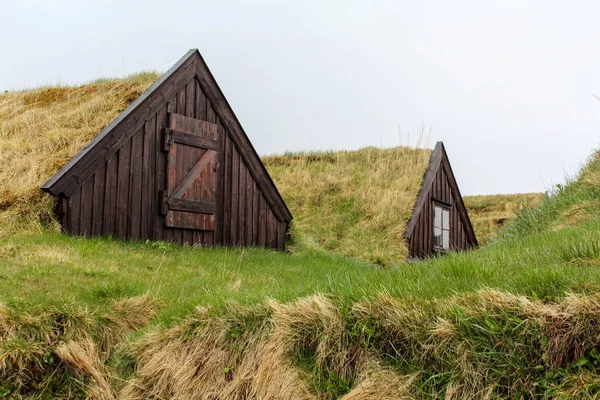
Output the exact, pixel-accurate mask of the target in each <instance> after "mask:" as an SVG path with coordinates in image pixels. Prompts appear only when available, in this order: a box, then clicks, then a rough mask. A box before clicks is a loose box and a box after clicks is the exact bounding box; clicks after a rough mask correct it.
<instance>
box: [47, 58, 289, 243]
mask: <svg viewBox="0 0 600 400" xmlns="http://www.w3.org/2000/svg"><path fill="white" fill-rule="evenodd" d="M193 64H194V62H193V61H190V63H187V64H186V65H183V64H182V65H181V67H182V69H181V70H180V71H179V72H178V73H176V74H174V75H173V76H172V77H171V79H170V80H169V81H168V82H167V83H166V84H164V85H162V86H161V87H160V88H159V89H155V92H154V93H152V94H151V95H150V96H145V98H144V102H141V103H140V102H138V106H139V107H141V108H142V109H136V110H133V111H131V112H129V113H128V114H127V115H126V116H125V118H119V121H116V122H117V123H116V124H112V128H111V129H110V132H109V133H108V134H106V132H104V131H103V132H104V133H102V134H101V135H99V138H98V139H95V141H93V142H92V143H91V147H94V148H95V149H94V151H93V153H94V154H92V152H90V151H89V150H86V151H85V152H83V153H85V154H83V153H82V155H80V157H79V163H77V166H76V167H72V169H71V170H70V171H69V173H68V175H69V176H70V178H60V177H57V179H58V181H60V183H59V184H58V185H55V184H53V183H52V182H50V181H49V182H50V184H51V185H50V186H52V190H55V189H58V188H61V187H62V188H63V189H67V191H70V193H71V194H73V195H72V196H64V198H65V200H64V202H63V203H64V204H65V206H64V207H58V206H57V212H60V214H61V215H62V218H63V220H64V223H63V226H64V227H65V229H66V230H67V231H69V232H73V233H76V234H87V235H101V234H106V235H114V236H117V237H121V238H126V239H133V240H137V239H155V240H170V241H173V242H175V243H180V244H183V243H189V244H204V245H214V244H226V245H227V244H235V245H242V246H257V245H263V246H269V247H273V248H279V249H281V248H282V243H284V241H285V232H287V223H286V222H285V221H282V220H281V219H280V218H278V215H279V214H280V213H282V212H283V213H284V214H285V211H286V210H284V211H282V210H281V209H279V208H280V207H281V206H282V204H278V201H280V199H279V200H277V199H276V198H275V200H273V199H274V197H273V195H276V196H275V197H277V196H278V193H277V191H276V189H275V190H274V191H273V189H274V187H272V188H270V189H269V190H270V193H265V192H264V190H265V189H264V187H263V186H264V185H269V184H270V185H271V186H272V183H269V181H270V178H269V177H268V175H263V172H264V171H263V172H261V171H258V172H257V168H258V170H260V168H261V165H262V163H260V159H258V158H257V157H255V156H256V155H255V154H253V151H254V149H253V148H252V146H251V144H250V142H249V141H248V139H247V138H245V139H244V140H242V141H241V142H240V141H239V139H240V138H239V137H238V136H239V133H240V132H241V133H243V131H239V129H241V127H239V128H234V129H237V130H238V132H237V133H235V132H234V133H232V132H231V131H230V129H231V126H230V125H229V124H228V123H227V122H225V123H224V122H223V120H222V118H221V113H220V111H219V110H220V107H222V100H223V98H220V97H218V98H216V99H215V98H214V97H210V99H209V96H212V94H214V93H212V94H211V93H208V96H207V93H206V92H205V90H204V88H203V86H202V84H201V83H200V81H199V80H198V79H197V77H196V75H197V72H198V70H197V68H195V67H194V68H193V70H194V71H192V70H190V69H188V68H187V67H189V66H191V65H193ZM190 71H192V72H190ZM213 89H214V88H213ZM167 100H168V102H167ZM168 103H170V106H169V105H168ZM169 108H170V109H169ZM169 112H170V113H171V114H170V115H171V119H170V120H169V117H168V116H169ZM229 122H231V121H229ZM235 122H236V123H237V120H236V121H235ZM164 128H174V130H172V131H171V135H172V136H171V137H172V138H173V139H174V142H175V143H178V144H186V145H191V146H190V148H189V149H185V150H181V151H175V153H174V154H172V156H173V158H174V163H175V168H176V171H177V173H178V174H180V176H181V174H184V173H185V172H186V169H187V168H188V167H190V165H191V163H193V162H194V157H196V155H197V153H196V150H195V149H204V148H206V147H211V148H212V149H214V151H216V152H217V157H216V160H215V165H214V168H213V169H212V170H211V171H208V170H206V171H203V172H202V176H201V178H200V180H202V181H204V180H210V179H211V176H214V178H215V180H216V185H214V188H213V191H212V192H210V191H205V188H204V187H202V188H199V187H196V186H193V187H192V188H191V189H190V191H189V192H188V193H187V194H184V195H183V198H182V199H181V201H180V202H179V203H177V204H175V203H173V202H171V206H172V207H171V208H172V209H171V210H168V209H167V210H165V211H162V208H163V202H162V200H161V199H162V198H164V197H162V198H161V197H160V196H161V193H162V194H163V195H165V194H166V193H167V192H168V190H169V188H168V187H167V185H166V181H167V179H166V178H167V176H168V174H167V170H168V168H167V158H168V157H167V156H168V153H166V152H165V151H164V150H163V148H164V143H163V140H164V138H163V133H164V132H165V131H164ZM182 132H183V133H182ZM190 135H194V137H192V139H190V138H189V136H190ZM232 135H233V136H235V137H236V138H235V139H232ZM236 135H237V136H236ZM244 135H245V134H244ZM197 138H200V139H203V140H204V141H202V140H201V141H198V140H197ZM205 139H206V140H205ZM190 140H191V142H190ZM200 142H202V143H200ZM236 143H238V144H237V145H236ZM194 145H200V147H195V146H194ZM203 146H204V147H203ZM192 147H194V148H195V149H194V148H192ZM249 151H250V152H249ZM98 154H102V157H100V156H98ZM90 157H91V158H94V159H96V157H99V158H97V160H100V158H103V160H102V162H103V164H99V167H98V168H97V169H96V170H95V171H92V172H91V175H89V177H88V178H87V179H84V175H85V174H86V173H87V172H86V171H88V170H90V168H92V167H91V165H92V164H94V163H96V162H97V160H96V161H94V160H91V158H90ZM253 157H254V159H253ZM70 168H71V167H70ZM90 171H91V170H90ZM76 172H77V173H76ZM59 175H60V174H59ZM63 175H64V174H63ZM70 179H71V180H72V181H71V180H70ZM58 181H56V182H58ZM56 182H55V183H56ZM46 189H47V190H48V191H51V190H50V189H49V188H48V187H46ZM46 189H45V190H46ZM171 189H173V188H171ZM199 190H200V191H199ZM65 193H67V192H65ZM185 196H192V197H193V198H197V196H202V198H207V199H208V198H210V199H211V201H212V202H213V203H214V207H213V206H207V205H206V204H203V205H202V206H201V207H200V206H199V205H198V204H191V203H187V202H185V200H186V199H185ZM63 203H61V204H63ZM168 206H169V204H167V208H168ZM283 207H284V208H285V205H283ZM59 208H61V209H62V210H59ZM169 211H174V212H177V213H178V215H177V214H172V215H171V217H172V218H173V220H177V221H179V222H181V223H182V226H183V228H181V229H178V228H174V227H169V225H170V223H169V221H167V217H168V216H169ZM194 213H198V214H206V213H208V214H210V215H211V216H214V217H211V218H213V219H209V220H207V221H206V222H205V221H204V219H205V218H206V217H202V218H203V219H202V221H201V224H203V225H201V224H199V223H198V222H197V220H196V218H195V216H194V215H193V214H194ZM211 227H214V228H213V229H214V231H211Z"/></svg>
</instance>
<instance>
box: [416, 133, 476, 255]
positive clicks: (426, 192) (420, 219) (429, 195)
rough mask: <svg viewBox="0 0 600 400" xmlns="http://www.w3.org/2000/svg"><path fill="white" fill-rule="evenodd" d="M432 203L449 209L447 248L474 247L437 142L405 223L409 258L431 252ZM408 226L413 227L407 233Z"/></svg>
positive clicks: (444, 158) (452, 180)
mask: <svg viewBox="0 0 600 400" xmlns="http://www.w3.org/2000/svg"><path fill="white" fill-rule="evenodd" d="M435 202H439V203H441V204H443V205H444V206H445V207H447V208H448V209H449V211H450V225H451V226H450V248H451V249H452V250H467V249H469V248H471V247H473V246H476V240H475V238H474V234H472V227H471V226H470V221H469V219H468V215H467V213H466V208H465V207H464V203H463V201H462V197H461V196H460V192H459V191H458V186H457V184H456V181H455V179H454V175H453V173H452V170H451V168H450V163H449V161H448V157H447V155H446V152H445V149H444V147H443V144H442V143H441V142H438V144H437V145H436V149H435V150H434V153H433V154H432V160H431V162H430V167H429V169H428V171H427V173H426V174H425V179H424V182H423V186H422V189H421V191H420V193H419V198H418V199H417V204H416V206H415V211H414V212H413V218H412V219H411V221H410V222H409V224H408V225H407V235H406V236H407V240H408V249H409V255H410V256H411V257H419V258H420V257H425V256H428V255H431V254H432V253H433V252H434V249H433V208H434V203H435ZM465 221H466V222H465ZM409 228H410V229H412V231H411V232H410V234H409ZM471 234H472V236H471Z"/></svg>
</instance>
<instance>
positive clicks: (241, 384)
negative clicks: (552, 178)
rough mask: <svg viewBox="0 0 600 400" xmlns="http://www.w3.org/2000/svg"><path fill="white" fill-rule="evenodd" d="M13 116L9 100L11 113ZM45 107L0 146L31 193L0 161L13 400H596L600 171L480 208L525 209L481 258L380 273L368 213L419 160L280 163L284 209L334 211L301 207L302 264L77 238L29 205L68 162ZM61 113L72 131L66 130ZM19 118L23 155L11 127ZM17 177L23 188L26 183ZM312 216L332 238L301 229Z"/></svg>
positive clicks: (7, 372) (0, 306)
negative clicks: (50, 171)
mask: <svg viewBox="0 0 600 400" xmlns="http://www.w3.org/2000/svg"><path fill="white" fill-rule="evenodd" d="M134 80H135V79H134ZM150 80H152V79H149V80H148V81H150ZM109 83H110V82H106V83H100V84H98V86H102V85H106V84H109ZM112 84H114V85H117V84H118V83H114V82H113V83H112ZM121 84H123V85H125V86H127V84H126V83H125V81H123V82H121ZM92 86H94V85H92ZM79 89H81V88H79ZM104 89H106V87H104V86H102V88H101V89H98V90H104ZM73 90H75V89H73ZM81 90H84V89H81ZM136 90H137V89H136ZM109 92H110V90H109ZM26 93H27V92H23V93H17V94H9V95H8V96H14V99H17V98H19V96H21V97H24V96H25V94H26ZM40 93H41V91H40ZM70 96H74V95H73V94H72V93H71V94H70V95H69V96H67V97H65V98H67V99H68V98H71V97H70ZM11 98H12V97H11ZM118 98H120V99H123V98H122V97H118ZM6 99H7V98H2V96H1V95H0V104H4V103H2V101H4V102H6V101H7V100H6ZM22 102H23V101H22ZM83 103H84V102H83V100H81V104H83ZM15 104H19V103H18V102H16V100H15ZM43 104H44V103H43V102H41V103H40V106H39V107H38V108H36V111H35V112H33V111H32V109H27V108H22V109H21V112H20V113H18V115H17V114H13V115H12V117H9V112H10V110H12V108H11V107H9V106H5V108H2V110H3V111H2V114H0V115H1V116H2V118H0V120H1V121H2V122H1V123H2V124H3V125H0V146H8V143H11V144H12V145H13V146H14V149H8V147H2V152H0V154H2V156H0V157H4V154H5V153H4V151H12V152H13V153H12V154H13V155H14V157H17V158H19V157H20V158H24V159H29V164H27V162H26V161H21V160H17V161H15V162H14V168H17V169H19V168H20V170H19V171H20V172H19V174H16V173H14V172H11V171H5V170H4V169H5V168H9V169H10V168H12V167H13V163H11V162H10V161H9V159H8V158H6V157H4V158H1V159H0V161H1V164H0V166H1V167H2V168H0V173H1V174H4V175H2V179H0V188H1V189H0V190H2V194H3V197H1V199H2V201H3V202H4V203H3V204H4V205H3V209H2V210H1V211H0V221H1V222H0V227H1V228H0V398H38V399H54V398H65V399H76V398H95V399H115V398H121V399H142V398H144V399H167V398H175V399H215V398H219V399H247V398H249V399H252V398H254V399H263V398H279V399H345V400H349V399H352V400H357V399H361V400H367V399H397V398H415V399H433V398H448V399H481V398H527V399H529V398H540V399H542V398H564V399H570V398H590V399H591V398H597V397H598V396H599V393H600V337H599V336H598V329H599V328H600V269H598V268H597V266H598V265H599V264H600V212H599V211H600V154H594V155H593V156H592V157H591V159H590V162H589V164H588V165H587V166H586V167H585V168H584V169H583V170H582V172H581V174H580V175H579V176H578V177H577V178H576V179H574V180H573V181H572V182H569V183H567V184H565V185H561V186H558V187H557V188H556V189H555V190H554V191H552V192H551V193H549V194H548V195H547V196H545V197H544V198H543V199H541V200H540V199H539V196H537V195H518V196H517V199H518V200H515V197H511V198H508V199H507V198H503V197H494V198H480V197H476V198H473V200H472V201H471V200H468V203H469V207H470V209H471V212H472V213H473V216H474V220H475V221H477V219H481V221H483V222H482V226H484V227H485V225H486V224H485V221H486V220H487V221H488V222H489V220H490V219H491V220H492V224H491V226H492V227H496V226H498V224H496V223H493V222H494V219H496V218H503V217H502V215H506V214H511V213H513V211H514V210H516V209H519V210H518V211H516V215H517V216H516V218H513V219H512V220H509V221H507V222H506V223H504V225H503V226H502V228H501V229H500V230H499V231H498V232H497V234H496V240H494V241H491V242H489V243H488V244H486V245H485V246H483V247H481V248H479V249H476V250H474V251H471V252H468V253H461V254H451V255H448V256H445V257H440V258H435V259H430V260H426V261H424V262H422V263H418V264H403V265H401V266H396V267H392V268H387V269H384V268H380V267H379V266H377V265H376V264H372V263H367V262H365V261H362V260H360V259H359V258H362V259H363V260H369V261H375V262H379V263H385V262H386V260H392V259H393V257H395V255H391V253H390V252H389V250H386V249H389V248H391V247H383V249H384V250H383V251H382V250H381V249H378V248H377V247H376V246H374V243H376V238H377V236H376V235H378V234H381V233H376V232H377V229H374V228H373V226H378V225H371V224H381V223H384V222H385V217H386V214H385V212H384V211H385V210H386V208H381V209H378V208H377V206H373V208H365V204H372V203H374V202H375V203H376V201H375V200H378V199H379V198H382V199H383V201H390V202H391V201H392V200H393V198H390V199H387V200H386V199H385V197H386V195H390V193H391V191H390V188H389V187H386V186H384V185H383V182H387V181H389V179H388V178H386V176H387V177H389V174H393V173H394V172H393V171H394V169H393V168H396V167H394V166H395V165H396V164H395V163H397V162H398V154H399V153H401V152H407V153H408V154H410V155H411V157H414V159H413V160H414V165H415V166H416V165H420V164H419V163H420V161H419V160H420V159H421V157H424V152H422V151H420V150H416V151H415V150H408V149H403V148H400V149H393V150H376V149H365V150H362V151H358V152H346V153H338V154H327V153H326V154H318V155H311V154H302V155H298V154H296V155H286V156H284V157H283V158H277V157H273V158H270V159H268V160H267V164H268V166H269V169H270V170H271V171H272V172H273V175H274V178H275V181H276V182H277V183H278V185H279V186H280V189H281V190H282V192H284V196H286V191H287V192H288V193H293V192H294V191H301V190H304V192H303V193H304V196H305V197H304V198H306V199H307V201H310V202H312V203H310V204H319V205H320V206H321V207H322V208H323V210H324V211H318V210H314V209H313V208H312V207H308V206H306V205H305V204H304V203H303V202H302V198H303V197H302V196H297V197H296V198H293V199H291V200H290V204H291V205H293V207H296V208H297V210H296V211H294V210H292V211H293V212H295V213H296V214H297V215H296V217H297V225H296V226H295V227H294V234H295V235H296V242H297V244H296V245H295V249H294V252H292V253H291V254H283V253H277V252H273V251H268V250H261V249H231V248H219V249H202V248H192V247H177V246H171V245H169V244H166V243H160V242H159V243H143V242H138V243H126V242H121V241H118V240H111V239H107V238H96V239H83V238H74V237H69V236H66V235H61V234H60V233H58V232H57V231H56V229H55V226H54V224H53V223H46V224H40V221H44V220H45V218H46V217H44V216H43V212H46V213H47V212H48V210H49V207H50V202H48V200H44V198H43V197H40V196H39V192H34V191H33V189H32V188H34V187H36V185H38V184H39V183H41V181H43V180H44V179H45V178H44V177H43V174H44V172H43V171H45V168H50V165H52V163H58V164H60V163H61V162H62V161H60V159H61V158H60V157H59V156H56V157H55V155H54V153H59V152H60V151H61V150H60V149H59V148H54V150H51V149H53V147H52V146H50V145H47V144H44V143H37V141H36V139H35V135H34V134H33V132H34V131H35V130H34V129H33V128H32V129H30V130H28V129H25V128H26V127H27V126H28V124H34V122H35V121H36V117H34V116H32V115H29V116H27V114H28V113H30V114H36V113H37V112H38V111H40V110H43V109H44V107H45V106H43ZM51 104H54V103H49V104H46V106H48V107H51ZM23 107H25V106H23ZM106 107H108V105H106ZM118 108H119V107H117V108H115V109H114V110H113V111H114V112H117V111H116V110H117V109H118ZM73 110H77V107H73ZM61 112H62V113H64V114H65V115H67V114H68V112H67V111H66V109H61V110H58V109H57V110H55V111H54V114H56V115H60V114H61ZM83 115H87V114H86V113H85V112H83ZM26 117H27V118H30V119H28V120H27V121H28V122H27V123H23V124H22V126H21V128H19V129H23V132H25V133H23V139H22V140H21V141H20V140H19V136H20V133H19V132H20V130H19V129H17V128H16V127H17V126H18V125H17V124H16V122H13V120H14V121H16V120H18V119H21V118H26ZM51 117H52V116H48V118H51ZM65 118H66V117H65ZM86 118H90V117H89V116H87V117H86ZM86 118H83V120H84V121H85V120H86ZM107 118H108V117H107ZM78 120H82V118H79V119H78ZM38 122H39V123H40V124H42V123H44V122H43V121H41V120H40V121H38ZM10 126H13V128H8V127H10ZM42 126H44V125H42ZM84 126H86V123H82V124H81V125H80V127H84ZM82 129H83V128H82ZM94 129H95V128H94ZM65 132H69V131H68V130H65ZM71 133H72V132H71ZM40 134H41V135H42V137H43V138H44V140H51V136H48V134H47V133H44V132H41V133H40ZM56 136H57V137H60V135H59V134H58V133H56ZM63 140H64V139H63ZM85 141H86V140H83V139H82V140H81V142H80V145H81V143H84V142H85ZM28 148H31V149H32V150H31V151H30V152H29V153H28V152H27V149H28ZM7 149H8V150H7ZM38 151H39V152H42V153H43V154H44V155H43V156H37V155H36V154H37V152H38ZM70 151H74V150H70ZM44 152H45V153H44ZM62 154H63V157H65V158H67V157H68V156H69V155H68V154H67V152H65V153H62ZM14 157H13V159H14ZM313 157H315V158H324V159H323V160H313ZM327 158H329V160H327ZM52 160H53V161H52ZM386 160H387V161H386ZM366 162H375V163H381V164H382V165H378V166H377V167H376V168H371V169H370V170H371V171H373V172H374V175H373V176H371V177H370V176H366V175H364V172H363V170H362V169H361V168H359V166H360V165H364V163H366ZM343 164H346V165H343ZM23 165H29V167H24V166H23ZM281 165H287V166H288V167H289V168H287V169H285V168H283V167H281ZM55 166H56V165H55ZM301 166H304V167H306V168H305V169H306V172H302V171H301V169H302V168H300V167H301ZM292 167H293V168H292ZM29 168H31V169H33V171H29ZM40 171H41V172H40ZM294 171H298V172H294ZM323 171H325V172H326V175H327V176H329V177H330V180H329V181H327V180H326V181H325V182H328V183H329V184H328V185H327V184H324V185H323V187H321V186H318V185H317V186H315V188H317V189H318V190H314V191H313V192H314V193H308V192H307V190H306V189H305V186H306V185H304V184H302V182H306V183H307V184H308V183H312V180H314V178H313V176H314V175H315V174H320V173H322V172H323ZM30 172H31V175H28V173H30ZM46 173H47V171H46ZM20 175H23V176H26V177H27V179H23V184H22V185H21V186H22V188H20V185H18V184H15V183H14V181H15V180H18V179H17V177H18V176H20ZM32 177H33V178H32ZM36 179H37V181H36ZM278 180H279V181H278ZM399 181H400V182H401V181H402V179H400V180H399ZM280 182H281V184H280ZM396 184H399V183H390V185H396ZM406 184H407V187H408V186H409V187H411V188H414V186H412V184H409V183H406ZM294 185H296V186H294ZM27 187H29V188H30V191H28V190H25V189H26V188H27ZM328 190H331V191H332V192H331V193H330V194H331V195H327V194H328V193H329V192H328ZM411 190H412V189H411ZM371 191H372V192H374V194H371V193H370V192H371ZM367 192H369V193H367ZM5 193H8V195H7V197H4V194H5ZM288 195H289V194H288ZM6 199H8V200H6ZM338 200H339V202H338ZM520 204H523V206H526V207H527V208H523V209H520V208H521V205H520ZM28 205H30V206H31V207H29V206H28ZM388 205H389V204H388ZM29 210H33V211H32V212H30V211H29ZM365 210H369V211H368V212H367V211H365ZM319 212H321V213H322V215H318V213H319ZM40 214H42V218H41V219H40ZM346 214H348V218H347V220H348V221H349V222H346V221H345V220H346V218H344V216H345V215H346ZM310 217H314V218H319V219H323V220H324V221H327V224H328V226H331V227H332V229H330V230H319V229H318V228H317V227H315V226H313V224H310V223H305V222H304V221H310V219H309V218H310ZM387 218H388V219H389V220H391V221H392V222H393V224H391V225H389V226H387V227H386V228H387V230H386V231H385V233H384V234H385V235H389V234H392V233H393V232H398V231H401V230H402V228H401V227H400V225H401V224H402V223H403V222H402V220H401V219H397V217H396V216H387ZM394 218H396V219H394ZM363 219H364V221H363ZM304 223H305V225H303V224H304ZM338 224H342V226H343V227H345V228H344V229H341V228H339V225H338ZM343 224H347V225H343ZM475 224H476V226H477V222H475ZM361 227H363V228H365V230H364V231H363V232H366V233H364V234H362V235H361V234H357V233H356V232H360V229H359V228H361ZM476 229H480V228H476ZM346 231H352V232H354V234H353V235H349V236H346V235H345V232H346ZM328 232H329V234H330V235H331V237H328ZM487 232H491V230H488V231H487ZM386 237H388V236H386ZM390 237H391V236H390ZM380 240H383V241H384V242H385V238H384V237H383V236H382V237H381V238H380ZM361 241H362V243H364V246H363V247H361ZM361 248H363V249H364V252H365V254H361V253H360V251H361ZM339 253H346V254H350V255H352V256H355V257H350V256H344V255H340V254H339ZM388 257H389V258H388Z"/></svg>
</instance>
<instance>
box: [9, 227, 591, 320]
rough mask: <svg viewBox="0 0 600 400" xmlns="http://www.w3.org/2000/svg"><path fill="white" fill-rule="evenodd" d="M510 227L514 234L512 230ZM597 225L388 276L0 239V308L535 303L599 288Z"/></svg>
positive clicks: (364, 267)
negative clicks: (143, 300) (382, 299)
mask: <svg viewBox="0 0 600 400" xmlns="http://www.w3.org/2000/svg"><path fill="white" fill-rule="evenodd" d="M512 229H516V228H514V227H513V228H512ZM599 243H600V218H593V219H591V220H587V221H585V223H582V224H581V225H579V226H576V227H572V228H566V229H562V230H560V231H552V230H550V231H546V232H540V233H534V234H529V235H525V236H519V237H516V238H509V237H506V238H504V239H503V240H502V241H498V242H496V243H493V244H491V245H489V246H486V247H483V248H481V249H478V250H475V251H472V252H468V253H462V254H451V255H449V256H446V257H443V258H437V259H431V260H426V261H424V262H421V263H415V264H407V265H405V266H403V267H399V268H394V269H382V268H379V267H377V266H375V265H372V264H367V263H364V262H360V261H357V260H354V259H351V258H347V257H342V256H336V255H331V254H327V253H323V252H312V251H308V250H297V251H296V252H295V253H292V254H285V253H279V252H274V251H270V250H262V249H239V248H218V249H203V248H192V247H183V248H182V247H178V246H173V245H169V244H166V243H126V242H121V241H118V240H110V239H102V238H95V239H86V238H74V237H70V236H67V235H62V234H58V233H53V232H44V233H42V234H24V235H6V236H4V237H2V238H0V302H4V303H6V304H8V305H11V306H14V307H18V308H25V309H31V308H48V307H51V306H56V305H59V304H61V303H65V302H74V303H78V304H86V305H88V306H90V307H100V308H101V307H103V305H105V304H107V300H113V299H114V300H116V299H121V298H126V297H132V296H137V295H142V294H146V293H147V294H150V295H151V296H153V297H156V298H158V299H160V300H161V301H162V303H163V304H164V311H163V314H162V315H163V317H165V318H172V317H179V316H184V315H185V314H186V313H189V312H190V311H192V310H194V309H195V307H196V306H222V305H224V304H226V303H227V302H229V301H231V300H236V301H239V302H242V303H258V302H262V301H264V300H265V299H266V298H269V297H272V298H275V299H277V300H281V301H290V300H293V299H295V298H298V297H302V296H307V295H311V294H314V293H324V294H332V295H335V296H339V297H341V298H344V299H347V300H348V301H356V300H358V299H360V298H362V297H369V296H371V295H373V294H374V293H377V292H380V291H386V292H388V293H390V294H391V295H393V296H396V297H397V296H411V297H415V298H424V299H431V298H439V297H446V296H450V295H453V294H455V293H461V292H465V291H476V290H478V289H482V288H497V289H501V290H506V291H509V292H511V293H515V294H525V295H528V296H532V297H534V298H541V299H546V298H554V297H557V296H561V295H563V294H564V293H565V292H568V291H576V290H582V289H585V288H588V287H595V286H597V285H600V269H599V268H597V267H598V266H599V265H600V262H599V261H598V258H599V255H600V245H599Z"/></svg>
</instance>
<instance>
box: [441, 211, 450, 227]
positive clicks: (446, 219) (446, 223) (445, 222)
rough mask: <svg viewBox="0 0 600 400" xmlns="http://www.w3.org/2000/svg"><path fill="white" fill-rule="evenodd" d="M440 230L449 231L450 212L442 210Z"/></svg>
mask: <svg viewBox="0 0 600 400" xmlns="http://www.w3.org/2000/svg"><path fill="white" fill-rule="evenodd" d="M442 228H444V229H450V212H449V211H448V210H444V218H442Z"/></svg>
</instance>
